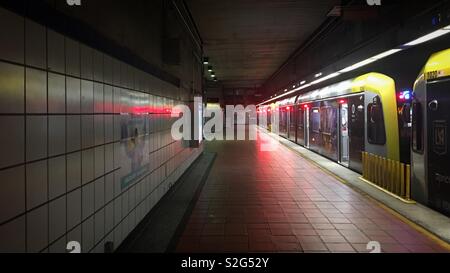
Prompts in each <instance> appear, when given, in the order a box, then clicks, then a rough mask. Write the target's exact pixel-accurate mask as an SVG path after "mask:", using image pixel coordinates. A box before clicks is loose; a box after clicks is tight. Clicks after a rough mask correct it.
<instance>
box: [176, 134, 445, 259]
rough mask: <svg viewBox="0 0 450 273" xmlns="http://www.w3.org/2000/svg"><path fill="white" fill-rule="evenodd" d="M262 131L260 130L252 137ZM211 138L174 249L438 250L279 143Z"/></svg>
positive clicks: (203, 250)
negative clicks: (372, 246) (203, 175)
mask: <svg viewBox="0 0 450 273" xmlns="http://www.w3.org/2000/svg"><path fill="white" fill-rule="evenodd" d="M260 134H263V133H260ZM265 141H267V140H262V138H261V137H259V138H258V141H217V142H210V143H208V144H207V150H209V151H214V152H217V154H218V156H217V159H216V162H215V164H214V166H213V168H212V170H211V173H210V175H209V178H208V180H207V182H206V184H205V187H204V188H203V190H202V192H201V196H200V198H199V200H198V201H197V203H196V206H195V209H194V211H193V213H192V215H191V217H190V219H189V221H188V223H187V226H186V228H185V230H184V232H183V234H182V237H181V238H180V240H179V243H178V246H177V252H184V253H192V252H202V253H224V252H225V253H226V252H238V253H247V252H252V253H255V252H282V253H286V252H339V253H340V252H368V250H367V249H366V246H367V244H368V242H370V241H378V242H379V243H380V244H381V247H382V251H383V252H388V253H391V252H401V253H404V252H420V253H423V252H427V253H429V252H432V253H435V252H445V251H446V250H445V249H443V248H442V247H440V246H439V245H438V244H437V243H436V242H434V241H432V240H430V239H428V238H427V237H425V236H424V235H422V234H421V233H419V232H418V231H416V230H415V229H413V228H412V227H411V226H410V225H408V224H406V223H404V222H402V221H401V220H400V219H398V218H397V217H396V216H394V215H392V214H391V213H389V212H388V211H386V210H384V209H383V208H381V207H380V206H378V205H377V204H376V203H374V202H373V201H371V200H369V199H367V198H366V197H365V196H363V195H362V194H360V193H358V192H356V191H354V190H353V189H351V188H349V187H347V186H346V185H344V184H342V183H341V182H339V181H337V180H336V179H335V178H333V177H332V176H330V175H328V174H326V173H324V172H323V171H322V170H320V169H319V168H317V167H316V166H314V165H313V164H311V163H310V162H309V161H307V160H305V159H303V158H302V157H300V156H299V155H297V154H296V153H294V152H293V151H291V150H289V149H288V148H286V147H284V146H282V145H279V146H278V147H277V149H276V150H275V151H272V152H264V151H261V149H260V148H261V145H262V144H263V143H265Z"/></svg>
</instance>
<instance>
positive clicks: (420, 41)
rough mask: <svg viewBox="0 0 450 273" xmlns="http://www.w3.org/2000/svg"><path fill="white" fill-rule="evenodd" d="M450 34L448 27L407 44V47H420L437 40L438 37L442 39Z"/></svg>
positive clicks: (449, 27)
mask: <svg viewBox="0 0 450 273" xmlns="http://www.w3.org/2000/svg"><path fill="white" fill-rule="evenodd" d="M449 32H450V26H446V27H444V28H442V29H439V30H436V31H434V32H431V33H430V34H427V35H425V36H422V37H420V38H419V39H416V40H414V41H412V42H409V43H407V44H405V46H415V45H420V44H423V43H425V42H428V41H430V40H433V39H436V38H438V37H441V36H443V35H445V34H447V33H449Z"/></svg>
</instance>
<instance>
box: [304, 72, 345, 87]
mask: <svg viewBox="0 0 450 273" xmlns="http://www.w3.org/2000/svg"><path fill="white" fill-rule="evenodd" d="M339 75H341V73H340V72H335V73H333V74H330V75H328V76H325V77H323V78H320V79H318V80H315V81H313V82H312V83H311V85H313V84H317V83H319V82H324V81H326V80H329V79H332V78H335V77H337V76H339Z"/></svg>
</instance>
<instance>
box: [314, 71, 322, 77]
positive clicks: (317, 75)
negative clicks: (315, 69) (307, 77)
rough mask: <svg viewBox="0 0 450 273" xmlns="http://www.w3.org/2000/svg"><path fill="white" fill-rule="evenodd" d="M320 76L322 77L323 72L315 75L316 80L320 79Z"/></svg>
mask: <svg viewBox="0 0 450 273" xmlns="http://www.w3.org/2000/svg"><path fill="white" fill-rule="evenodd" d="M320 76H322V72H320V73H317V74H316V75H314V77H316V78H318V77H320Z"/></svg>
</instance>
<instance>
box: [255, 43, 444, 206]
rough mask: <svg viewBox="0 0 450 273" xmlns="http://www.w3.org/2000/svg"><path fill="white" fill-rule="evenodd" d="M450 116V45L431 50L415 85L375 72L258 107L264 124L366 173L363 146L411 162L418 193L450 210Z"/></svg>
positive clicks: (426, 202)
mask: <svg viewBox="0 0 450 273" xmlns="http://www.w3.org/2000/svg"><path fill="white" fill-rule="evenodd" d="M399 98H401V99H402V100H399ZM274 113H277V115H275V114H274ZM449 116H450V49H448V50H444V51H441V52H438V53H435V54H433V55H432V56H431V57H430V59H429V60H428V61H427V62H426V64H425V66H424V68H423V69H422V71H421V73H420V75H419V77H418V79H417V80H416V82H415V84H414V88H413V90H408V91H404V92H401V93H399V92H397V90H396V84H395V80H394V79H393V78H391V77H389V76H388V75H385V74H382V73H377V72H371V73H367V74H364V75H361V76H358V77H356V78H352V79H349V80H346V81H342V82H339V83H335V84H332V85H329V86H326V87H324V88H320V89H317V90H313V91H310V92H307V93H302V94H298V95H296V96H293V97H290V98H287V99H283V100H280V101H276V102H273V103H271V104H267V105H260V106H259V108H258V121H259V126H260V127H263V128H265V129H268V130H270V131H273V132H277V133H278V134H279V135H280V136H281V137H283V138H286V139H288V140H290V141H292V142H294V143H296V144H298V145H300V146H303V147H304V148H306V149H309V150H311V151H314V152H316V153H318V154H320V155H322V156H324V157H326V158H328V159H330V160H332V161H335V162H337V163H339V164H341V165H343V166H345V167H347V168H349V169H351V170H353V171H356V172H359V173H362V171H363V165H362V164H363V162H362V154H363V152H368V153H371V154H373V155H377V156H381V157H383V158H386V159H390V160H393V161H404V163H406V164H410V165H411V194H412V195H411V196H412V199H414V200H415V201H417V202H419V203H422V204H424V205H426V206H429V207H431V208H433V209H435V210H438V211H440V212H442V213H444V214H446V215H450V154H449V151H448V149H449V147H448V143H449V140H450V139H449V132H448V122H449ZM277 118H278V119H279V120H276V119H277ZM275 126H276V127H275ZM403 143H407V144H408V145H407V147H408V150H406V151H405V150H402V151H401V148H400V147H401V146H404V145H403ZM402 154H407V156H404V155H402ZM405 161H407V162H405Z"/></svg>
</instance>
